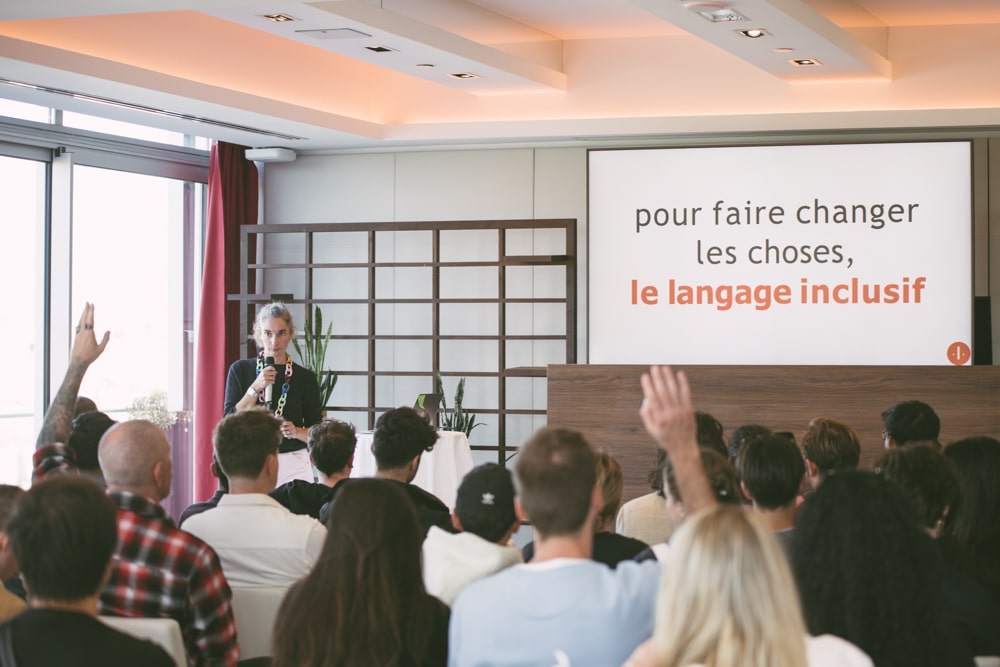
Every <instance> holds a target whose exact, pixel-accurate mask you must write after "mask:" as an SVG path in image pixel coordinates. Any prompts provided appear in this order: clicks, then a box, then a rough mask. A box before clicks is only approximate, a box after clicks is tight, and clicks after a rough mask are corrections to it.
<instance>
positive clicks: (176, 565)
mask: <svg viewBox="0 0 1000 667" xmlns="http://www.w3.org/2000/svg"><path fill="white" fill-rule="evenodd" d="M34 464H35V470H34V474H33V479H34V480H35V481H39V480H41V479H43V478H44V477H45V475H47V474H49V473H52V472H70V471H73V470H75V469H76V464H75V461H74V458H73V453H72V451H71V450H69V449H68V448H67V447H66V446H65V445H62V444H58V443H57V444H53V445H48V446H46V447H43V448H41V449H39V450H38V451H36V452H35V457H34ZM108 495H109V496H110V497H111V499H112V500H113V501H114V503H115V505H117V507H118V545H117V547H116V548H115V554H114V556H113V557H112V561H111V562H112V567H111V578H110V579H109V581H108V584H107V586H105V588H104V591H103V592H102V593H101V601H100V613H102V614H107V615H112V616H142V617H170V618H175V619H177V622H178V623H180V626H181V633H182V634H183V635H184V644H185V646H186V647H187V652H188V662H189V663H190V664H191V665H199V666H208V665H235V664H236V662H237V661H238V660H239V649H238V648H237V644H236V622H235V621H234V620H233V611H232V605H231V599H232V592H231V591H230V590H229V584H228V583H227V582H226V578H225V576H224V575H223V574H222V566H221V565H220V564H219V559H218V557H217V556H216V555H215V552H214V551H213V550H212V548H211V547H209V546H208V545H207V544H205V543H204V542H202V541H201V540H200V539H198V538H197V537H195V536H193V535H191V534H189V533H185V532H184V531H182V530H179V529H177V528H175V527H174V523H173V521H172V520H171V519H170V517H169V516H167V513H166V512H165V511H164V510H163V508H162V507H160V506H159V505H158V504H156V503H154V502H153V501H152V500H150V499H149V498H146V497H144V496H140V495H136V494H134V493H128V492H126V491H111V492H109V494H108Z"/></svg>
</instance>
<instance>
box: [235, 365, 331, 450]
mask: <svg viewBox="0 0 1000 667" xmlns="http://www.w3.org/2000/svg"><path fill="white" fill-rule="evenodd" d="M275 368H276V369H277V371H278V377H277V378H276V379H275V381H274V385H273V386H274V389H272V390H271V404H270V406H269V409H270V410H271V412H274V409H275V408H276V407H278V399H279V398H280V397H281V385H282V384H284V381H285V369H284V364H276V365H275ZM255 379H257V358H256V357H254V358H253V359H240V360H239V361H237V362H235V363H233V365H232V366H230V367H229V375H227V376H226V398H225V403H224V405H223V414H224V415H229V414H232V413H234V412H236V404H237V403H239V402H240V399H242V398H243V396H244V395H245V394H246V393H247V389H249V388H250V385H251V384H253V381H254V380H255ZM319 403H320V398H319V385H318V384H317V383H316V374H315V373H313V372H312V371H311V370H309V369H308V368H304V367H302V366H299V365H298V364H296V363H295V362H292V381H291V383H289V387H288V398H287V400H286V401H285V409H284V411H283V412H282V414H281V418H282V419H286V420H288V421H290V422H292V423H293V424H295V425H296V426H298V427H309V426H312V425H313V424H318V423H319V422H320V421H321V420H322V419H323V406H322V405H320V404H319ZM258 405H264V404H263V403H258ZM305 446H306V443H304V442H302V441H301V440H297V439H296V438H285V439H284V441H282V443H281V450H280V451H281V452H282V453H284V452H294V451H297V450H299V449H305Z"/></svg>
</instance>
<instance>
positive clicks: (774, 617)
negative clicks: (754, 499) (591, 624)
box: [653, 505, 806, 667]
mask: <svg viewBox="0 0 1000 667" xmlns="http://www.w3.org/2000/svg"><path fill="white" fill-rule="evenodd" d="M671 545H672V548H671V562H670V567H668V568H666V569H665V571H664V576H663V578H662V580H661V588H660V595H659V602H658V608H657V614H656V625H655V628H654V634H653V650H654V651H655V653H656V654H658V655H657V657H658V659H659V664H664V665H691V664H696V663H697V664H710V665H715V666H716V667H797V666H800V665H805V664H806V651H805V642H804V637H805V624H804V622H803V619H802V614H801V610H800V608H799V602H798V596H797V594H796V589H795V583H794V580H793V578H792V574H791V572H790V571H789V568H788V564H787V559H786V558H785V557H784V555H783V554H782V552H781V550H780V548H779V547H778V545H777V543H776V542H775V540H774V538H773V537H772V535H771V534H770V532H769V531H768V530H766V529H765V528H764V527H763V526H762V525H760V524H759V523H758V522H757V521H755V520H754V518H753V517H752V516H750V515H749V514H748V513H747V512H746V511H745V510H743V509H742V508H740V507H737V506H733V505H716V506H715V507H713V508H711V509H707V510H704V511H702V512H699V513H698V514H695V515H694V516H692V517H691V518H690V519H689V520H687V521H685V522H684V524H683V525H682V526H681V528H680V529H679V530H678V532H677V533H676V534H675V536H674V539H673V540H672V541H671Z"/></svg>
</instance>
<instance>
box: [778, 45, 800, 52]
mask: <svg viewBox="0 0 1000 667" xmlns="http://www.w3.org/2000/svg"><path fill="white" fill-rule="evenodd" d="M794 50H795V49H793V48H791V47H788V46H779V47H778V48H776V49H775V50H774V52H775V53H791V52H792V51H794Z"/></svg>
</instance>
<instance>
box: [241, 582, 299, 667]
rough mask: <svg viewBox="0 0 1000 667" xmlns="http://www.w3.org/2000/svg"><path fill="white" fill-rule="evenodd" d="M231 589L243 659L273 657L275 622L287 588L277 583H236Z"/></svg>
mask: <svg viewBox="0 0 1000 667" xmlns="http://www.w3.org/2000/svg"><path fill="white" fill-rule="evenodd" d="M232 591H233V616H234V617H235V618H236V634H237V639H238V641H239V643H240V659H247V658H259V657H261V656H270V655H271V638H272V636H273V635H274V621H275V619H276V618H277V616H278V607H280V606H281V601H282V600H284V599H285V593H287V592H288V589H287V588H284V587H278V586H260V587H256V586H254V587H251V586H233V587H232Z"/></svg>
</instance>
